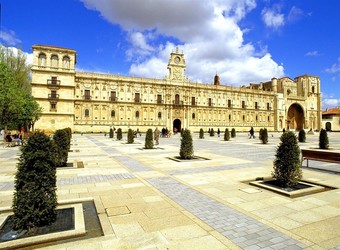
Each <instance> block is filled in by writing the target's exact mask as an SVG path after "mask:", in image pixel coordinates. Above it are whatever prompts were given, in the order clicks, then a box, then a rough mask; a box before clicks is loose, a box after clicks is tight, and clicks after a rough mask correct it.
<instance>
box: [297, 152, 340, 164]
mask: <svg viewBox="0 0 340 250" xmlns="http://www.w3.org/2000/svg"><path fill="white" fill-rule="evenodd" d="M301 155H302V160H301V167H302V162H303V161H304V160H307V167H308V160H313V161H323V162H331V163H340V152H334V151H329V150H317V149H301Z"/></svg>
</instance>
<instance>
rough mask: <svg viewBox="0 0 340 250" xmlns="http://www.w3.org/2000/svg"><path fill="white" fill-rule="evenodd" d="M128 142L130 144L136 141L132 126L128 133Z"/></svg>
mask: <svg viewBox="0 0 340 250" xmlns="http://www.w3.org/2000/svg"><path fill="white" fill-rule="evenodd" d="M127 137H128V138H127V143H128V144H132V143H133V142H134V138H135V136H134V135H133V130H132V129H131V128H129V130H128V135H127Z"/></svg>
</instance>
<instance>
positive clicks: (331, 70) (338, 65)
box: [326, 57, 340, 73]
mask: <svg viewBox="0 0 340 250" xmlns="http://www.w3.org/2000/svg"><path fill="white" fill-rule="evenodd" d="M326 72H328V73H337V72H340V57H339V58H338V62H337V63H334V64H333V65H332V66H331V67H330V68H327V69H326Z"/></svg>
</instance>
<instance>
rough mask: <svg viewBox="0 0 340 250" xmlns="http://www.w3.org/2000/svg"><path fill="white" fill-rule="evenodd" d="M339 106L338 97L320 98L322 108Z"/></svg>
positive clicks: (339, 100)
mask: <svg viewBox="0 0 340 250" xmlns="http://www.w3.org/2000/svg"><path fill="white" fill-rule="evenodd" d="M339 106H340V99H334V98H330V99H327V98H326V99H323V100H322V109H326V108H334V107H339Z"/></svg>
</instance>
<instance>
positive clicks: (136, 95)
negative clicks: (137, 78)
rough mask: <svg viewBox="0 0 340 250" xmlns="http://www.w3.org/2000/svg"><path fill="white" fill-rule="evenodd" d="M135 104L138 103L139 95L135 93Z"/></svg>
mask: <svg viewBox="0 0 340 250" xmlns="http://www.w3.org/2000/svg"><path fill="white" fill-rule="evenodd" d="M135 102H140V94H139V93H135Z"/></svg>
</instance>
